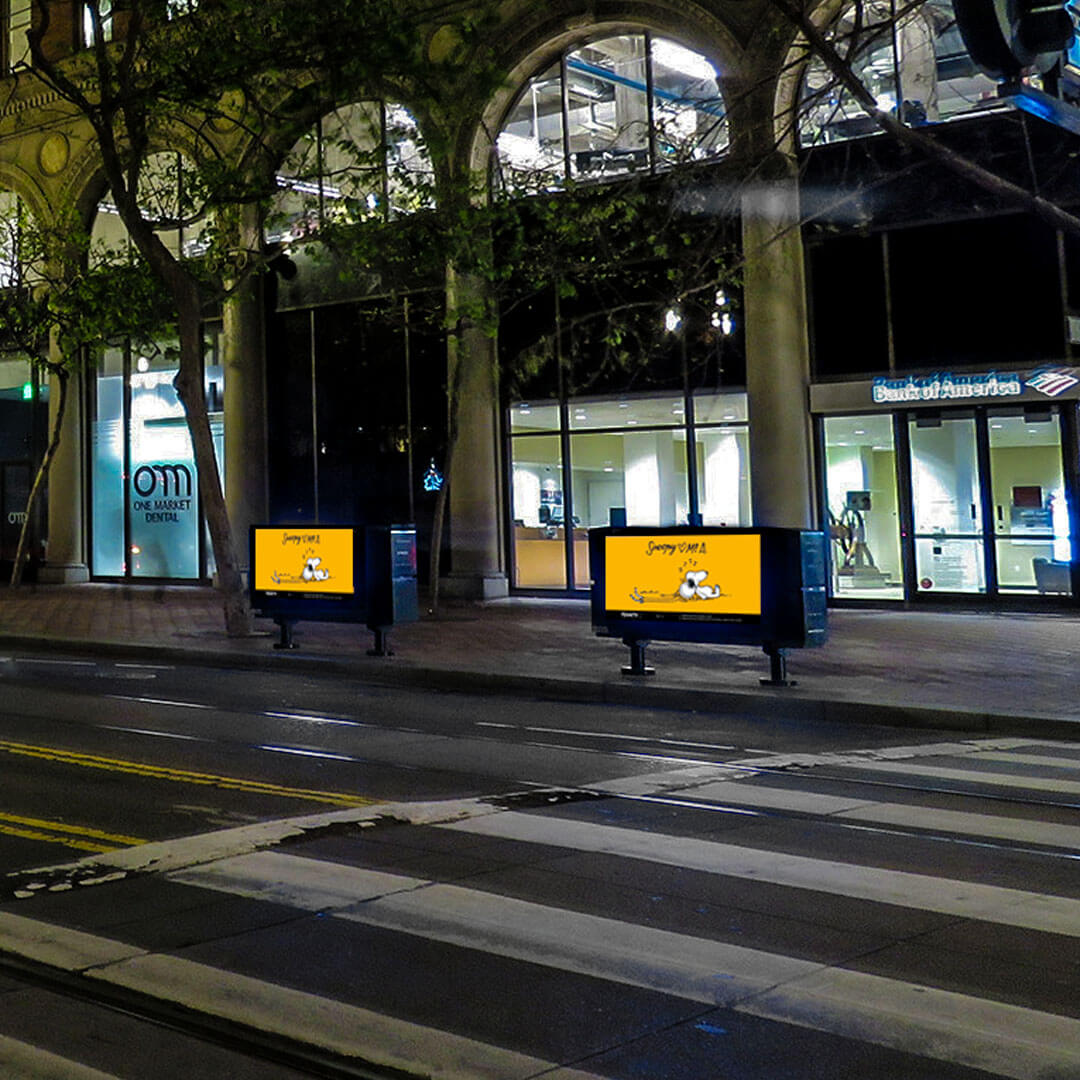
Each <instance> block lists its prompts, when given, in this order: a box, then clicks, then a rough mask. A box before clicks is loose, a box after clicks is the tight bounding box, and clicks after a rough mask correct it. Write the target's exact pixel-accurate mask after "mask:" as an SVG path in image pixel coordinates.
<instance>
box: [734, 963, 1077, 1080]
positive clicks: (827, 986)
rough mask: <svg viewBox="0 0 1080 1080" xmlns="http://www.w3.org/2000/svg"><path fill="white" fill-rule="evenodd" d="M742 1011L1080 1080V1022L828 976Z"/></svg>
mask: <svg viewBox="0 0 1080 1080" xmlns="http://www.w3.org/2000/svg"><path fill="white" fill-rule="evenodd" d="M737 1011H739V1012H742V1013H748V1014H750V1015H753V1016H759V1017H762V1018H764V1019H768V1020H778V1021H781V1022H783V1023H788V1024H796V1025H798V1026H799V1027H805V1028H810V1029H812V1030H814V1031H827V1032H831V1033H832V1034H834V1035H842V1036H844V1037H845V1038H849V1039H850V1038H854V1039H859V1040H861V1041H862V1042H868V1043H874V1044H875V1045H878V1046H888V1047H892V1048H893V1049H894V1050H905V1051H909V1052H911V1053H917V1054H922V1055H923V1056H925V1057H931V1058H936V1059H938V1060H943V1061H949V1062H953V1063H955V1064H959V1065H967V1066H969V1067H971V1068H975V1069H985V1070H986V1071H987V1072H990V1073H992V1074H993V1075H995V1076H1007V1077H1011V1078H1015V1080H1032V1078H1034V1077H1052V1076H1055V1077H1056V1076H1060V1077H1067V1076H1080V1021H1077V1020H1074V1019H1071V1018H1070V1017H1064V1016H1055V1015H1053V1014H1051V1013H1043V1012H1037V1011H1035V1010H1034V1009H1025V1008H1022V1007H1020V1006H1017V1005H1006V1004H1002V1003H1000V1002H996V1001H985V1000H982V999H979V998H975V997H971V996H969V995H967V994H957V993H954V992H952V991H949V990H937V989H935V988H933V987H926V986H918V985H916V984H914V983H904V982H899V981H897V980H895V979H885V978H883V977H881V976H879V975H868V974H865V973H863V972H857V971H845V970H844V969H842V968H830V969H829V970H828V971H823V972H819V973H816V974H814V975H811V976H810V977H809V978H807V979H805V980H802V981H801V982H796V983H793V984H791V985H788V986H782V987H778V988H777V989H776V990H773V991H770V992H769V993H766V994H764V995H762V996H761V997H759V998H756V999H755V1000H753V1001H750V1002H746V1003H745V1004H742V1005H739V1006H737Z"/></svg>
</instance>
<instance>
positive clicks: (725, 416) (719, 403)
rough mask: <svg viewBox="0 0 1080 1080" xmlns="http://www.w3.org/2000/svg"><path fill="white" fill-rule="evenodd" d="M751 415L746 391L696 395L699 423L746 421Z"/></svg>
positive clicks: (695, 408) (695, 402) (695, 401)
mask: <svg viewBox="0 0 1080 1080" xmlns="http://www.w3.org/2000/svg"><path fill="white" fill-rule="evenodd" d="M749 417H750V414H749V412H748V409H747V404H746V394H744V393H741V394H695V395H694V421H695V422H696V423H697V424H721V423H727V422H730V421H741V422H742V423H746V421H747V420H748V419H749Z"/></svg>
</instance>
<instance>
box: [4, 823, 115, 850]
mask: <svg viewBox="0 0 1080 1080" xmlns="http://www.w3.org/2000/svg"><path fill="white" fill-rule="evenodd" d="M0 835H3V836H17V837H19V839H21V840H38V841H44V842H45V843H47V844H63V845H64V847H66V848H74V849H75V850H76V851H92V852H93V853H94V854H95V855H103V854H104V853H105V852H107V851H115V850H116V849H117V847H119V846H122V845H118V844H94V843H91V842H90V841H89V840H74V839H72V838H71V837H70V836H50V835H49V834H48V833H43V832H37V831H36V830H34V829H16V828H13V827H12V826H10V825H4V824H0Z"/></svg>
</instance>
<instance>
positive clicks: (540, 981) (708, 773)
mask: <svg viewBox="0 0 1080 1080" xmlns="http://www.w3.org/2000/svg"><path fill="white" fill-rule="evenodd" d="M883 776H888V777H890V778H897V777H899V778H903V780H904V781H905V782H904V783H902V784H899V785H898V784H895V783H891V782H890V783H887V784H882V783H881V778H882V777H883ZM953 781H956V782H957V783H958V787H957V788H956V790H955V791H954V792H950V791H949V790H946V789H945V788H943V786H942V785H943V784H948V783H950V782H953ZM1078 786H1080V755H1078V754H1077V753H1076V749H1075V747H1074V746H1073V745H1072V744H1055V743H1050V742H1040V743H1036V742H1033V741H1032V740H1000V739H999V740H970V741H965V742H960V743H948V744H941V745H937V746H933V745H932V746H919V747H908V748H891V749H889V750H885V751H865V752H857V753H851V754H845V755H838V754H823V755H818V756H817V757H812V756H808V755H798V756H797V760H796V756H780V755H776V756H773V757H769V756H762V755H758V756H756V757H755V758H753V759H752V761H746V762H743V761H732V762H727V763H725V764H723V765H695V766H693V767H690V768H685V769H679V770H677V771H672V772H671V773H669V774H667V775H666V776H665V775H661V774H653V775H650V776H648V777H646V778H642V777H641V776H638V777H635V778H628V779H627V781H626V782H625V783H622V782H618V781H606V782H605V783H604V784H603V785H597V786H596V788H597V789H599V788H601V787H602V788H603V789H604V790H603V791H602V792H599V791H598V790H595V789H594V790H593V791H592V792H591V793H581V794H580V795H579V796H575V794H574V793H566V795H565V798H560V799H553V800H551V801H550V802H545V800H544V799H542V798H536V797H532V798H531V799H522V800H518V801H515V800H513V799H507V800H503V801H501V802H500V801H496V802H494V803H493V802H490V801H486V800H476V801H473V802H469V801H467V800H466V801H461V802H458V803H455V804H454V805H453V807H452V808H449V807H448V808H447V810H446V813H444V814H443V815H441V816H440V815H439V813H438V812H437V810H436V809H433V808H432V806H430V805H428V806H425V807H424V808H423V810H422V811H417V812H416V813H410V812H409V811H408V810H407V809H406V808H398V809H396V810H395V809H393V808H389V809H388V808H382V809H381V810H380V811H379V812H378V814H375V813H374V812H372V811H356V812H355V813H356V816H355V818H354V820H364V821H365V822H366V823H369V827H368V828H367V829H366V830H364V831H362V832H360V833H358V834H357V839H356V840H355V841H354V842H352V845H351V846H350V842H348V841H344V840H336V841H333V842H331V841H330V840H328V841H327V842H326V846H324V847H320V846H319V843H318V842H316V841H312V842H310V843H304V842H300V843H298V844H296V845H295V846H293V847H288V848H276V849H264V850H251V847H250V845H245V844H243V843H241V842H238V844H237V849H236V850H237V852H238V853H236V854H230V853H229V852H228V851H226V850H224V848H223V847H222V846H219V847H218V848H217V849H216V852H215V857H214V858H213V859H210V860H207V861H205V862H201V863H197V864H195V865H183V866H181V867H180V868H179V869H174V870H171V871H170V872H169V873H167V874H166V875H164V877H163V880H164V881H165V882H166V883H167V884H168V886H169V887H172V888H183V889H186V890H192V889H195V890H202V891H205V892H206V893H208V894H215V895H219V896H220V895H226V896H229V897H233V898H236V902H242V903H244V904H247V905H252V906H257V905H275V906H276V909H275V910H278V911H279V912H280V914H279V915H277V916H275V925H276V924H277V923H278V922H280V923H281V924H282V925H284V926H295V928H296V932H297V933H300V932H301V930H302V932H303V934H304V935H305V936H304V937H303V940H304V942H305V943H306V944H305V945H304V946H303V947H302V948H301V947H299V946H297V947H296V950H297V951H296V952H295V955H294V965H293V966H290V967H289V968H287V969H286V970H282V971H280V972H278V971H273V970H271V971H270V974H269V975H267V974H266V971H267V967H266V963H265V961H264V960H263V959H262V957H263V956H264V954H265V952H266V950H267V949H268V947H269V946H268V945H267V942H268V940H271V938H270V935H271V933H272V932H271V931H270V930H267V931H264V932H261V933H254V932H253V933H252V934H251V935H250V939H251V940H250V944H248V943H247V942H246V941H245V939H244V938H243V937H242V936H241V937H238V938H237V939H236V940H235V941H232V940H230V943H229V945H228V947H227V949H226V950H225V951H224V952H221V951H220V949H213V948H211V947H210V946H209V945H207V946H204V947H203V948H202V949H201V950H196V951H194V952H193V953H192V954H191V955H190V956H189V955H186V954H184V953H183V951H180V952H176V951H175V950H174V951H173V952H172V953H170V954H168V955H166V954H164V953H162V952H160V951H157V950H155V949H154V948H153V946H152V945H150V944H148V943H147V944H140V942H139V940H138V936H137V931H134V930H133V931H132V932H131V934H132V936H128V937H125V938H124V939H123V940H119V939H113V938H110V937H105V936H98V935H94V934H85V933H80V932H76V931H74V930H71V929H67V928H57V927H53V928H49V927H44V928H43V924H42V923H40V922H38V921H36V920H29V919H19V918H17V917H16V916H12V915H8V914H0V948H3V949H6V950H8V951H11V952H15V953H19V954H20V955H23V956H25V957H27V958H28V959H32V960H34V961H37V962H39V963H49V964H53V965H56V966H63V967H65V970H69V971H82V972H85V973H86V974H87V976H88V977H92V978H93V979H94V980H97V981H104V982H107V983H110V984H112V985H116V986H122V987H124V988H126V989H128V990H135V991H138V992H140V993H146V994H159V995H160V994H164V995H167V996H168V997H169V1000H171V1001H175V1002H177V1003H179V1004H182V1005H183V1006H184V1007H185V1008H189V1009H193V1010H205V1011H211V1012H213V1013H214V1015H216V1016H220V1017H224V1018H227V1019H230V1020H233V1021H234V1022H237V1023H242V1024H246V1025H273V1024H277V1025H278V1029H277V1030H278V1033H279V1034H281V1035H283V1036H285V1037H288V1038H292V1039H297V1040H308V1041H310V1042H312V1043H313V1044H316V1045H319V1046H322V1047H325V1048H329V1049H332V1050H334V1051H335V1052H345V1053H360V1052H361V1050H360V1049H359V1047H360V1046H361V1045H366V1046H368V1048H369V1050H370V1048H371V1047H375V1048H376V1050H377V1053H376V1057H378V1058H379V1060H383V1061H385V1062H387V1063H389V1064H392V1065H393V1066H394V1067H397V1068H404V1069H412V1070H417V1069H420V1068H421V1067H422V1066H423V1065H424V1063H425V1058H430V1059H431V1060H429V1061H427V1065H428V1066H429V1067H430V1066H432V1064H434V1065H435V1066H436V1067H435V1068H434V1072H433V1074H434V1075H444V1076H447V1077H450V1076H487V1077H492V1078H493V1080H494V1078H499V1077H506V1078H511V1077H513V1078H517V1077H521V1078H525V1077H539V1076H550V1077H570V1076H579V1077H580V1076H584V1075H586V1074H588V1075H592V1076H599V1077H610V1078H612V1080H624V1078H625V1080H629V1078H630V1077H636V1076H640V1075H649V1076H657V1077H659V1078H660V1080H667V1078H668V1077H669V1076H670V1077H676V1076H677V1077H678V1078H679V1080H683V1078H695V1080H696V1078H699V1077H700V1080H714V1078H715V1077H718V1076H722V1075H727V1073H725V1072H723V1071H721V1069H720V1067H719V1065H718V1063H717V1062H718V1060H719V1059H717V1060H712V1059H710V1057H709V1054H710V1053H718V1054H719V1053H721V1052H725V1053H726V1052H727V1051H726V1050H724V1051H721V1050H719V1049H715V1050H710V1049H702V1047H701V1045H699V1044H700V1040H701V1039H702V1038H703V1037H704V1036H703V1034H702V1033H703V1032H705V1033H715V1035H716V1038H717V1039H720V1040H722V1039H723V1038H728V1037H730V1035H729V1033H731V1032H740V1033H741V1035H742V1037H744V1038H751V1037H753V1038H757V1039H759V1040H767V1041H769V1042H770V1044H772V1045H776V1046H784V1045H786V1044H787V1043H791V1045H792V1046H795V1045H796V1043H797V1039H796V1036H795V1035H794V1034H793V1033H794V1032H802V1033H803V1035H802V1036H800V1038H804V1039H809V1040H811V1041H810V1042H809V1043H807V1044H806V1047H804V1048H803V1049H801V1050H799V1051H798V1052H799V1053H803V1054H809V1055H810V1057H811V1058H812V1057H813V1055H815V1054H817V1055H819V1056H820V1059H821V1060H820V1061H817V1062H816V1063H812V1062H811V1060H810V1058H808V1059H807V1062H806V1064H805V1071H803V1072H799V1071H798V1070H799V1064H798V1062H797V1061H796V1063H795V1064H794V1065H791V1064H789V1065H788V1066H786V1068H787V1069H788V1071H787V1072H780V1071H777V1072H775V1074H773V1073H771V1072H770V1071H769V1070H770V1069H772V1068H774V1066H772V1065H769V1064H768V1063H766V1062H764V1061H763V1063H761V1064H760V1065H755V1064H754V1063H753V1055H749V1059H748V1061H747V1062H744V1064H743V1066H741V1067H742V1070H743V1071H741V1072H740V1073H739V1075H740V1076H746V1077H748V1078H752V1080H771V1077H772V1075H785V1076H793V1077H798V1076H805V1077H807V1078H810V1077H813V1078H815V1080H816V1078H817V1077H819V1076H831V1075H837V1076H841V1075H843V1076H849V1075H861V1076H866V1077H868V1078H873V1077H876V1076H902V1077H904V1078H905V1080H908V1078H909V1077H918V1078H920V1080H921V1078H924V1077H925V1078H936V1077H948V1078H949V1080H953V1078H958V1080H959V1078H961V1077H963V1078H964V1080H968V1078H970V1080H974V1078H975V1077H976V1076H977V1077H982V1078H989V1077H1009V1078H1013V1080H1046V1078H1054V1080H1068V1078H1080V1009H1078V1006H1077V997H1076V994H1075V988H1076V987H1077V986H1078V985H1080V943H1078V942H1077V938H1080V859H1078V857H1077V856H1078V848H1080V844H1078V841H1080V811H1078V808H1077V807H1076V806H1075V800H1074V799H1073V792H1074V789H1076V788H1077V787H1078ZM620 789H623V790H620ZM1003 790H1005V791H1008V792H1011V793H1015V794H1013V795H1010V797H1009V798H1004V799H1003V798H1002V794H1001V793H1002V791H1003ZM1021 792H1024V793H1026V794H1020V793H1021ZM729 811H730V812H729ZM365 815H366V816H365ZM334 820H335V822H337V824H338V825H340V824H341V822H342V821H343V820H344V818H343V815H342V814H340V813H339V814H336V815H334ZM185 895H186V894H185ZM207 903H208V904H209V903H210V902H209V901H207ZM288 912H292V913H294V914H293V915H287V914H286V913H288ZM273 933H280V934H281V935H283V936H282V937H281V938H280V940H281V941H291V940H292V939H290V938H288V937H287V936H285V935H286V934H287V931H285V930H282V931H273ZM999 938H1000V939H1001V941H1002V943H1003V944H1002V948H1001V955H1000V956H998V955H997V949H996V945H995V942H996V941H997V940H998V939H999ZM273 940H275V941H276V940H279V939H278V938H273ZM1006 941H1007V942H1008V945H1007V946H1006V944H1005V942H1006ZM317 950H324V952H323V953H319V952H318V951H317ZM380 956H387V957H395V958H398V959H397V963H398V964H399V965H401V966H402V967H408V966H409V965H415V966H417V967H418V968H420V969H422V970H423V978H422V979H421V980H420V981H421V982H422V983H424V984H425V985H427V984H430V986H431V987H432V988H437V987H450V988H453V987H454V986H456V985H457V982H458V981H459V980H461V979H466V976H465V974H464V973H470V974H469V977H468V979H466V982H467V985H469V986H470V987H472V990H471V993H472V994H473V995H475V1000H471V999H470V1000H469V1001H460V1000H454V995H453V992H452V990H451V993H450V995H449V996H447V995H445V994H444V995H442V996H440V995H439V994H438V993H437V992H435V990H434V989H432V990H431V991H430V992H427V991H424V992H421V991H419V990H416V991H413V993H414V994H415V996H416V1000H413V998H411V997H409V995H404V996H403V995H402V994H400V993H399V994H398V996H397V997H396V998H394V1001H396V1005H393V1006H383V1005H382V1003H381V999H380V998H379V997H378V991H379V986H378V981H379V978H382V979H384V980H389V981H390V982H393V974H394V973H393V968H392V966H391V967H389V968H388V967H387V966H386V965H385V963H384V964H383V966H382V967H380V966H379V960H378V958H379V957H380ZM341 957H355V958H357V963H358V964H359V965H361V970H360V971H358V978H357V981H356V982H355V983H352V982H349V981H348V980H345V981H344V982H343V981H341V980H338V981H337V982H334V983H333V986H332V987H330V988H328V987H327V986H323V985H321V984H320V982H319V979H320V963H321V964H322V965H323V968H322V970H329V969H334V968H336V967H337V966H338V964H339V963H340V958H341ZM369 964H370V965H371V968H370V971H371V972H372V974H371V975H370V976H369V975H368V968H367V967H366V965H369ZM375 972H381V975H376V974H374V973H375ZM260 973H262V974H260ZM575 980H576V981H575ZM410 985H411V984H410ZM1070 987H1071V988H1072V989H1071V990H1070V989H1069V988H1070ZM553 988H554V989H553ZM553 994H560V995H564V996H565V997H566V998H567V999H569V1000H571V1001H573V1000H576V999H577V998H580V1000H581V1001H582V1002H583V1003H585V1002H591V1003H592V1004H591V1005H585V1004H582V1005H581V1006H580V1010H583V1011H588V1009H593V1010H595V1011H598V1012H599V1011H600V1010H601V1007H603V1008H607V1009H610V1010H611V1012H612V1013H613V1014H619V1013H620V1012H626V1013H631V1012H632V1011H633V1010H635V1009H636V1010H638V1011H639V1012H640V1014H641V1016H642V1017H643V1019H640V1020H637V1021H635V1022H634V1023H635V1024H636V1025H637V1026H636V1027H634V1026H633V1025H631V1026H630V1028H629V1030H623V1029H620V1034H619V1035H618V1036H617V1037H616V1036H614V1035H613V1036H611V1037H610V1038H609V1039H607V1040H606V1041H605V1038H604V1037H602V1036H601V1035H593V1036H592V1037H590V1038H586V1037H585V1036H580V1037H579V1036H576V1035H575V1036H573V1037H571V1036H570V1035H567V1034H565V1033H564V1032H560V1031H559V1030H557V1029H558V1024H557V1023H556V1022H554V1021H553V1022H552V1025H551V1026H552V1030H545V1028H544V1025H543V1023H538V1024H535V1025H534V1026H533V1028H531V1029H530V1032H529V1034H527V1035H526V1034H519V1033H517V1032H516V1029H515V1031H514V1033H513V1034H511V1033H510V1028H509V1026H507V1027H506V1028H505V1029H503V1028H500V1027H499V1023H498V1021H497V1019H496V1020H494V1021H493V1020H492V1019H491V1017H492V1015H494V1016H496V1017H499V1016H503V1015H505V1016H507V1017H509V1016H513V1015H519V1016H520V1015H523V1014H526V1013H528V1011H529V1010H535V1011H536V1012H537V1013H538V1014H539V1015H540V1016H541V1017H542V1016H545V1015H546V1011H547V1010H550V1009H552V1008H553V1007H554V1004H553V1003H554V1002H555V998H554V997H552V995H553ZM575 995H576V997H575ZM642 995H645V996H644V997H643V996H642ZM391 996H393V995H391ZM384 1008H385V1010H386V1012H385V1013H384V1012H383V1009H384ZM569 1008H570V1013H572V1012H573V1007H572V1006H569ZM440 1010H441V1011H440ZM661 1011H663V1012H664V1015H665V1017H666V1019H664V1020H663V1021H662V1022H661V1021H660V1020H659V1019H652V1018H653V1017H654V1015H655V1016H659V1014H660V1012H661ZM570 1013H566V1012H565V1010H564V1013H563V1014H562V1015H564V1016H565V1015H570ZM440 1018H442V1019H440ZM421 1019H422V1021H423V1022H420V1021H421ZM564 1022H565V1021H564ZM473 1023H475V1025H476V1028H475V1030H473V1029H472V1026H471V1025H472V1024H473ZM747 1024H758V1025H765V1027H763V1028H762V1027H758V1028H752V1029H751V1028H747V1027H745V1025H747ZM508 1025H509V1022H508ZM740 1025H744V1026H740ZM526 1026H527V1025H526ZM585 1027H586V1029H587V1025H586V1026H585ZM346 1031H347V1032H348V1033H349V1034H348V1035H344V1034H343V1032H346ZM575 1038H576V1039H578V1042H575V1041H574V1039H575ZM680 1039H681V1040H682V1042H680V1041H679V1040H680ZM695 1040H697V1041H695ZM710 1045H712V1044H710ZM716 1045H719V1046H722V1045H723V1043H722V1042H721V1043H718V1044H716ZM798 1045H800V1046H802V1045H803V1044H801V1043H800V1044H798ZM680 1046H681V1047H684V1050H676V1049H672V1047H680ZM2 1050H3V1046H2V1044H0V1052H2ZM792 1053H796V1051H794V1050H793V1051H792ZM649 1054H652V1055H653V1056H652V1057H650V1058H648V1067H646V1065H645V1064H644V1061H645V1058H646V1057H648V1055H649ZM845 1054H847V1055H849V1056H850V1063H849V1064H848V1065H845V1066H844V1067H843V1068H841V1067H840V1066H839V1065H838V1066H837V1068H836V1071H835V1073H834V1072H832V1071H829V1069H828V1068H823V1066H822V1065H821V1061H825V1060H830V1061H831V1060H833V1059H835V1060H837V1061H840V1060H846V1059H845V1058H844V1055H845ZM680 1055H681V1056H680ZM867 1055H870V1056H869V1057H867ZM874 1055H878V1056H876V1057H875V1056H874ZM888 1055H895V1056H893V1057H889V1056H888ZM676 1059H678V1060H679V1061H680V1062H682V1063H681V1064H680V1065H679V1066H678V1069H677V1070H676V1066H675V1064H674V1062H675V1060H676ZM725 1060H727V1059H725ZM687 1061H689V1062H690V1064H687V1063H686V1062H687ZM856 1062H857V1063H859V1064H858V1065H856V1064H853V1063H856ZM668 1069H670V1071H667V1070H668ZM755 1069H756V1070H757V1071H755ZM860 1069H861V1072H860V1071H858V1070H860ZM792 1070H794V1071H792ZM968 1070H970V1071H968ZM73 1075H75V1074H73Z"/></svg>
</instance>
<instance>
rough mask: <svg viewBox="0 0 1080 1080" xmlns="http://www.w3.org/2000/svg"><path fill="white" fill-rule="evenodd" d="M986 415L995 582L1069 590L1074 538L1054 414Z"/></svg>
mask: <svg viewBox="0 0 1080 1080" xmlns="http://www.w3.org/2000/svg"><path fill="white" fill-rule="evenodd" d="M988 419H989V424H988V427H989V436H990V484H991V491H992V494H993V504H994V538H995V539H994V543H995V548H996V554H997V572H998V587H999V588H1001V589H1005V590H1009V591H1022V592H1043V593H1051V592H1059V591H1060V592H1065V593H1068V592H1070V591H1071V588H1070V586H1069V584H1068V581H1069V570H1068V564H1069V560H1070V559H1071V558H1072V550H1071V549H1072V543H1071V540H1070V537H1069V508H1068V504H1067V503H1066V501H1065V476H1064V471H1063V468H1062V458H1061V430H1060V426H1059V421H1058V416H1057V413H1054V412H1051V411H1049V410H1046V411H1045V412H1029V413H1027V414H1026V415H1024V414H1015V415H1011V416H1010V415H1004V414H994V413H991V414H990V416H989V418H988ZM1058 586H1064V587H1063V588H1059V587H1058Z"/></svg>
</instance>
